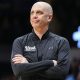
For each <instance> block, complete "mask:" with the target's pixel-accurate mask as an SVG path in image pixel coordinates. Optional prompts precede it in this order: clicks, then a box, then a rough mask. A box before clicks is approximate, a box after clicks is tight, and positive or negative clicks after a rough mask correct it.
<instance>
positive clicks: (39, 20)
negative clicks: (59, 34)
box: [30, 1, 53, 28]
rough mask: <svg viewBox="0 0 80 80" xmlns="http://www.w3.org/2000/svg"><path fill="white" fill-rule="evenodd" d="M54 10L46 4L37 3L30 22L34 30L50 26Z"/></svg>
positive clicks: (33, 8) (32, 9) (32, 10)
mask: <svg viewBox="0 0 80 80" xmlns="http://www.w3.org/2000/svg"><path fill="white" fill-rule="evenodd" d="M52 16H53V10H52V7H51V6H50V4H48V3H46V2H42V1H41V2H36V3H35V4H34V5H33V6H32V8H31V13H30V22H31V25H32V27H33V28H36V27H45V26H48V25H49V23H50V21H51V20H52Z"/></svg>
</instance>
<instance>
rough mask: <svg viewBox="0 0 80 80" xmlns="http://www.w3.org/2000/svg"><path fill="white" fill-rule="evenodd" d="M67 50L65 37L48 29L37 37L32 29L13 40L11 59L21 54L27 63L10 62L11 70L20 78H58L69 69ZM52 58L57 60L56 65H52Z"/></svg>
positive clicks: (46, 79)
mask: <svg viewBox="0 0 80 80" xmlns="http://www.w3.org/2000/svg"><path fill="white" fill-rule="evenodd" d="M69 51H70V46H69V43H68V40H67V39H65V38H63V37H60V36H58V35H55V34H53V33H51V32H49V31H47V32H46V33H45V34H44V35H43V36H42V38H41V39H39V38H38V36H37V35H36V34H35V33H34V31H32V33H29V34H26V35H24V36H22V37H19V38H17V39H15V40H14V43H13V47H12V56H11V59H12V58H13V57H14V55H15V54H22V55H23V56H24V57H25V58H26V59H27V60H28V61H29V63H24V64H13V63H12V69H13V72H14V74H15V75H16V76H17V77H18V78H21V80H39V79H40V80H53V79H56V78H58V79H59V80H60V78H63V77H64V76H65V75H66V74H67V73H68V71H69V65H70V62H69V54H70V52H69ZM52 60H56V61H58V65H57V66H54V63H53V61H52ZM57 76H58V77H57Z"/></svg>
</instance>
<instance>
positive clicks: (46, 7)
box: [32, 1, 53, 15]
mask: <svg viewBox="0 0 80 80" xmlns="http://www.w3.org/2000/svg"><path fill="white" fill-rule="evenodd" d="M33 7H38V8H39V7H43V8H44V10H45V11H46V12H47V13H49V14H51V15H53V9H52V7H51V5H50V4H49V3H47V2H43V1H39V2H36V3H35V4H34V5H33V6H32V8H33Z"/></svg>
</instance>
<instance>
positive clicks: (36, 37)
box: [32, 30, 49, 40]
mask: <svg viewBox="0 0 80 80" xmlns="http://www.w3.org/2000/svg"><path fill="white" fill-rule="evenodd" d="M32 33H33V38H34V39H37V40H40V39H39V37H38V36H37V35H36V34H35V32H34V30H32ZM48 36H49V30H47V31H46V32H45V33H44V35H43V36H42V39H41V40H44V39H46V38H48Z"/></svg>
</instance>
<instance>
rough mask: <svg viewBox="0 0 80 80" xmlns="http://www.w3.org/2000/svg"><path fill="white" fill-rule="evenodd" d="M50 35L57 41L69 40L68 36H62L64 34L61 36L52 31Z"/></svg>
mask: <svg viewBox="0 0 80 80" xmlns="http://www.w3.org/2000/svg"><path fill="white" fill-rule="evenodd" d="M50 36H51V37H52V39H54V40H56V41H62V42H64V41H68V39H67V38H65V37H62V36H59V35H57V34H54V33H52V32H50Z"/></svg>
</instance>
